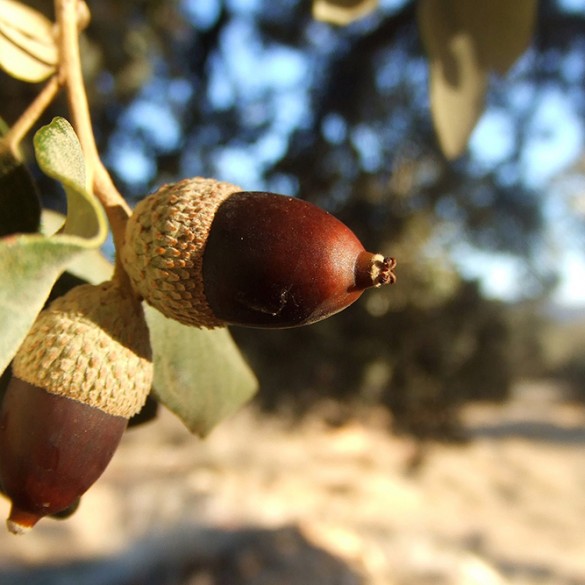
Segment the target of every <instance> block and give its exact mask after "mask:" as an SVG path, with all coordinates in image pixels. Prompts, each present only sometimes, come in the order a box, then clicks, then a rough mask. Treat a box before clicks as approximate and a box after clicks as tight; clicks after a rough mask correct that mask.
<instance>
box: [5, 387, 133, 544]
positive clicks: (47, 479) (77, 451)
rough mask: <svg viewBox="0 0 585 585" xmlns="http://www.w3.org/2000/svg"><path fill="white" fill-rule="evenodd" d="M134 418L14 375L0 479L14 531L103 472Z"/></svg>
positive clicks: (58, 507)
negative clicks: (113, 413) (64, 394)
mask: <svg viewBox="0 0 585 585" xmlns="http://www.w3.org/2000/svg"><path fill="white" fill-rule="evenodd" d="M127 423H128V420H127V419H126V418H124V417H122V416H113V415H111V414H108V413H106V412H104V411H103V410H100V409H99V408H96V407H93V406H89V405H87V404H84V403H83V402H80V401H78V400H73V399H71V398H66V397H64V396H58V395H56V394H51V393H49V392H47V391H46V390H44V389H43V388H38V387H37V386H33V385H32V384H29V383H28V382H24V381H22V380H20V379H18V378H15V377H13V378H12V380H11V381H10V383H9V385H8V389H7V390H6V395H5V396H4V401H3V403H2V409H1V411H0V482H1V483H2V486H3V489H4V491H5V493H6V495H7V496H8V497H9V498H10V499H11V500H12V508H11V511H10V516H9V518H8V522H7V524H8V528H9V530H11V532H17V533H19V532H24V531H26V530H27V529H28V528H32V527H33V526H34V525H35V524H36V523H37V522H38V520H40V519H41V518H42V517H44V516H47V515H49V514H55V513H57V512H61V511H63V510H66V509H67V508H68V507H70V506H71V505H73V504H74V503H75V502H76V501H77V500H78V499H79V496H81V495H82V494H83V493H85V492H86V491H87V490H88V489H89V488H90V487H91V485H92V484H93V483H94V482H95V481H96V480H97V479H98V477H99V476H100V475H101V474H102V473H103V471H104V470H105V468H106V466H107V465H108V463H109V462H110V460H111V458H112V456H113V454H114V452H115V450H116V448H117V447H118V444H119V442H120V440H121V438H122V435H123V433H124V430H125V429H126V425H127Z"/></svg>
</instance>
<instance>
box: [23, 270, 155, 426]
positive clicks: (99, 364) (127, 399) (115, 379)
mask: <svg viewBox="0 0 585 585" xmlns="http://www.w3.org/2000/svg"><path fill="white" fill-rule="evenodd" d="M151 358H152V355H151V349H150V338H149V331H148V327H147V325H146V321H145V319H144V312H143V310H142V306H141V304H140V302H138V301H137V300H136V298H135V297H133V296H132V295H131V294H130V293H129V292H128V291H124V290H123V289H122V288H121V287H120V286H119V285H118V284H117V283H116V282H113V281H109V282H105V283H102V284H100V285H90V284H87V285H81V286H78V287H75V288H74V289H72V290H70V291H69V292H68V293H67V294H66V295H64V296H62V297H59V298H58V299H56V300H55V301H53V303H51V305H50V306H49V307H48V308H47V309H45V310H44V311H42V312H41V313H40V314H39V316H38V317H37V320H36V321H35V323H34V325H33V327H32V329H31V330H30V332H29V334H28V336H27V337H26V338H25V341H24V343H23V344H22V346H21V347H20V349H19V350H18V353H17V354H16V356H15V358H14V361H13V364H12V368H13V375H14V376H16V377H17V378H20V379H21V380H24V381H25V382H28V383H30V384H32V385H34V386H38V387H40V388H43V389H44V390H46V391H47V392H50V393H52V394H57V395H59V396H66V397H68V398H72V399H74V400H79V401H80V402H83V403H85V404H87V405H89V406H94V407H96V408H99V409H100V410H102V411H104V412H106V413H108V414H111V415H114V416H121V417H124V418H129V417H131V416H132V415H134V414H136V413H137V412H138V411H139V410H140V409H141V408H142V406H143V404H144V402H145V401H146V397H147V396H148V394H149V392H150V389H151V386H152V375H153V374H152V370H153V368H152V359H151Z"/></svg>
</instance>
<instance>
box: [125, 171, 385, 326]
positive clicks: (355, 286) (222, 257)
mask: <svg viewBox="0 0 585 585" xmlns="http://www.w3.org/2000/svg"><path fill="white" fill-rule="evenodd" d="M121 257H122V261H123V264H124V267H125V269H126V271H127V272H128V275H129V276H130V279H131V281H132V285H133V287H134V289H135V290H136V292H137V293H138V294H139V295H141V296H142V297H143V298H144V299H145V300H146V301H147V302H148V303H149V304H151V305H152V306H154V307H155V308H156V309H158V310H159V311H161V312H162V313H163V314H164V315H166V316H167V317H169V318H172V319H176V320H177V321H179V322H181V323H184V324H186V325H194V326H198V327H209V328H212V327H219V326H223V325H226V324H236V325H244V326H249V327H273V328H285V327H295V326H299V325H308V324H310V323H315V322H317V321H320V320H322V319H325V318H327V317H329V316H331V315H333V314H335V313H337V312H339V311H341V310H342V309H344V308H346V307H347V306H349V305H350V304H351V303H353V302H354V301H356V300H357V299H358V298H359V297H360V295H361V294H362V292H363V291H364V290H365V289H367V288H369V287H376V286H380V285H382V284H390V283H393V282H395V280H396V277H395V275H394V273H393V272H392V271H393V269H394V267H395V265H396V262H395V260H394V259H393V258H388V257H384V256H382V255H380V254H372V253H370V252H367V251H366V250H365V249H364V247H363V246H362V244H361V243H360V241H359V240H358V238H357V237H356V236H355V234H354V233H353V232H352V231H351V230H350V229H349V228H348V227H347V226H346V225H344V224H343V223H342V222H340V221H339V220H338V219H336V218H335V217H333V216H332V215H331V214H329V213H327V212H326V211H324V210H322V209H320V208H319V207H317V206H315V205H313V204H311V203H308V202H306V201H303V200H300V199H297V198H294V197H287V196H284V195H276V194H273V193H265V192H247V191H242V190H241V189H240V188H239V187H236V186H234V185H230V184H229V183H222V182H219V181H215V180H213V179H203V178H194V179H185V180H183V181H180V182H178V183H174V184H170V185H165V186H163V187H161V189H159V190H158V191H157V192H156V193H154V194H152V195H150V196H149V197H147V198H145V199H144V200H143V201H141V202H140V203H139V204H138V205H137V207H136V209H135V211H134V214H133V215H132V217H131V218H130V221H129V222H128V226H127V230H126V241H125V245H124V248H123V250H122V256H121Z"/></svg>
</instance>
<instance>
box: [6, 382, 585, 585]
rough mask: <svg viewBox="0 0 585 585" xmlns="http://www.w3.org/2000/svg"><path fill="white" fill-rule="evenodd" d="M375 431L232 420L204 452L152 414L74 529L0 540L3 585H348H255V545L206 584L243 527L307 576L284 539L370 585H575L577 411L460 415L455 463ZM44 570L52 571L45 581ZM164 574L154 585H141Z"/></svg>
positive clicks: (542, 398)
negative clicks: (323, 555)
mask: <svg viewBox="0 0 585 585" xmlns="http://www.w3.org/2000/svg"><path fill="white" fill-rule="evenodd" d="M382 418H383V417H380V416H379V415H376V414H375V413H374V414H373V415H370V416H368V417H367V418H366V419H364V421H363V422H353V423H350V424H347V425H344V426H341V427H338V428H328V427H327V426H325V425H324V424H323V423H322V422H320V419H319V418H318V417H315V418H313V419H310V420H308V421H307V422H306V423H304V424H302V425H300V426H298V427H295V428H287V427H286V425H284V424H282V423H279V422H278V421H275V420H271V419H267V418H265V417H264V418H261V417H258V416H257V415H255V414H254V413H253V412H252V411H250V410H244V411H242V412H241V413H240V414H239V415H238V416H236V417H234V418H233V419H231V420H229V421H227V422H225V423H224V424H222V425H221V426H220V427H219V428H217V429H216V431H215V432H214V433H213V434H212V435H211V436H210V437H209V438H208V439H207V440H205V441H199V440H198V439H196V438H194V437H192V436H191V435H189V434H188V433H187V431H185V430H184V428H183V427H182V425H181V423H179V421H178V420H177V419H176V418H175V417H174V416H172V415H170V414H168V413H162V416H161V417H160V418H159V420H158V421H157V422H155V423H150V424H148V425H145V426H143V427H142V428H138V429H135V430H132V431H130V432H129V433H128V434H127V436H126V438H125V440H124V443H123V445H122V448H121V449H120V451H119V452H118V453H117V455H116V457H115V459H114V461H113V464H112V465H111V467H110V468H109V469H108V470H107V472H106V474H105V476H104V477H103V478H102V479H101V480H100V481H99V482H98V484H97V485H96V486H94V488H93V489H92V490H91V491H90V492H89V493H88V494H87V495H86V497H85V498H84V499H83V503H82V506H81V508H80V510H79V511H78V512H77V514H76V515H75V516H74V517H72V518H71V519H69V520H67V521H64V522H56V521H50V520H47V521H44V522H42V523H41V524H40V525H39V526H37V528H35V530H34V531H33V532H32V533H30V534H29V535H26V536H23V537H15V536H12V535H9V534H8V533H2V534H0V583H2V584H3V585H12V584H13V583H14V584H15V583H27V584H35V583H43V584H44V585H63V584H64V583H92V584H94V585H97V584H98V583H100V584H101V583H104V584H106V583H107V584H108V585H116V584H118V583H120V584H122V583H123V584H124V585H130V584H135V583H154V582H157V583H161V582H164V584H165V585H178V584H179V583H181V584H185V585H186V584H190V585H215V584H216V583H221V585H228V583H229V585H232V584H233V583H238V584H239V583H242V584H244V583H245V584H248V583H250V584H259V583H266V582H270V583H272V582H274V583H279V584H280V583H283V584H284V583H287V584H288V583H294V584H295V585H297V584H298V585H301V583H303V585H304V584H305V583H306V584H307V585H311V584H312V583H314V584H315V585H317V584H319V585H321V583H332V584H333V583H340V584H341V583H346V581H342V580H340V579H341V577H338V578H337V579H338V580H335V579H334V580H329V581H327V580H325V574H326V573H327V571H329V570H333V569H331V568H327V567H329V565H327V566H325V565H323V566H322V567H321V570H322V571H323V574H322V576H321V577H320V578H318V579H317V578H315V577H314V575H315V574H317V573H312V575H313V578H312V579H313V580H311V578H310V577H306V576H305V577H302V578H300V579H301V580H299V577H298V576H297V579H296V580H294V579H293V578H292V577H291V576H290V575H289V577H288V579H289V580H286V576H285V575H283V574H281V575H280V577H278V580H276V581H263V580H262V578H263V576H264V578H265V576H266V575H265V572H266V571H267V570H268V567H267V566H266V563H268V562H269V560H267V558H266V555H267V554H268V553H267V552H266V546H267V545H266V543H264V544H263V545H262V547H261V549H257V548H256V547H257V546H260V545H258V544H257V543H256V541H254V542H248V545H246V546H244V545H241V546H240V545H238V547H235V549H234V550H232V552H231V553H230V554H231V556H232V557H234V558H232V562H233V563H234V566H235V567H239V568H238V569H237V570H238V571H240V569H241V572H240V576H239V579H240V580H234V581H229V580H228V581H216V580H214V578H213V570H212V567H213V563H212V559H213V556H214V555H219V554H220V552H221V551H223V553H225V549H226V547H228V549H229V546H228V544H226V543H229V542H231V540H230V539H232V540H233V539H234V538H239V537H242V534H243V533H242V530H244V529H246V528H249V527H259V528H261V529H263V532H262V534H263V535H264V536H263V538H264V537H265V538H266V539H268V541H269V542H274V543H277V546H276V545H275V548H274V550H272V549H270V550H272V552H271V553H270V555H272V556H274V555H278V554H280V555H284V557H285V558H288V559H289V561H290V562H291V563H292V564H289V567H288V568H289V569H290V568H291V566H292V567H296V569H295V570H296V571H297V572H299V571H302V570H305V571H308V570H309V565H307V566H303V565H304V563H305V562H308V561H307V560H306V559H308V558H309V557H306V558H305V555H307V554H308V552H307V551H305V550H304V549H302V550H298V546H297V545H298V542H297V540H295V539H296V537H295V538H293V537H292V536H291V534H289V533H285V535H284V536H283V533H281V532H278V531H277V530H278V529H280V528H282V527H284V526H294V527H296V528H298V530H299V533H298V534H297V533H296V532H294V533H293V534H295V535H297V536H298V537H299V538H302V539H306V540H307V541H308V543H310V545H311V546H316V547H318V548H319V549H323V550H324V551H327V552H328V553H331V554H332V555H334V558H338V559H340V560H342V561H343V562H344V563H346V564H347V565H348V566H349V567H350V568H351V569H352V570H353V571H355V572H356V573H357V574H359V575H362V576H363V583H368V584H371V585H427V584H431V583H432V584H433V585H435V584H444V585H451V584H452V585H476V584H477V585H479V584H482V585H505V584H510V585H582V584H584V583H585V536H584V532H583V518H584V517H585V449H584V446H585V410H584V409H583V408H582V407H577V406H575V405H570V404H565V403H563V402H562V401H559V395H558V393H557V391H556V389H555V388H554V387H549V386H547V385H546V384H544V383H540V384H539V385H534V384H525V385H522V386H521V387H519V388H518V389H517V393H516V395H515V398H514V400H512V401H511V402H510V403H509V404H508V405H506V406H504V407H488V406H474V407H471V408H469V409H468V410H467V411H466V412H465V421H466V426H467V427H468V429H469V431H470V434H471V436H472V437H473V440H472V441H471V442H469V443H468V444H465V445H458V446H448V445H431V446H420V445H417V444H415V443H414V442H413V441H411V440H409V439H400V438H396V437H393V436H390V435H388V434H387V432H385V431H384V430H383V429H382V425H383V424H384V423H385V422H386V421H384V420H382ZM7 511H8V504H7V502H6V501H1V502H0V514H3V515H5V514H6V513H7ZM209 530H211V532H206V531H209ZM299 535H300V536H299ZM245 538H246V539H247V538H248V536H246V537H245ZM250 538H251V537H250ZM263 542H264V541H263ZM255 543H256V544H255ZM287 543H288V544H287ZM295 543H297V544H295ZM242 546H243V547H244V548H242ZM222 547H223V548H222ZM237 550H240V553H238V552H237ZM243 550H245V551H246V553H245V554H244V553H243V552H242V551H243ZM238 555H239V556H238ZM263 555H264V556H263ZM270 555H269V556H270ZM287 555H288V556H287ZM295 555H296V556H295ZM223 558H224V559H225V557H223ZM96 559H97V560H98V561H100V562H98V563H97V564H93V565H87V564H84V561H88V560H96ZM234 559H235V560H234ZM304 559H305V560H304ZM319 559H320V557H319ZM72 561H75V562H76V563H77V564H73V565H72V564H71V562H72ZM79 561H81V562H79ZM199 561H201V562H199ZM313 561H315V559H314V558H313ZM319 563H325V559H321V560H318V562H317V564H319ZM45 565H51V566H54V565H56V566H57V567H58V569H55V568H53V569H52V572H51V573H50V577H47V575H45V574H44V573H45V571H44V569H43V567H44V566H45ZM161 566H162V567H165V566H166V567H167V569H168V570H167V573H165V579H166V580H164V581H161V580H159V581H148V579H147V578H146V576H145V575H147V574H150V575H151V578H152V575H153V574H154V573H153V571H154V570H155V568H156V567H158V569H159V571H160V567H161ZM277 566H278V567H280V569H279V570H285V568H286V563H283V562H282V558H281V559H280V564H279V565H277ZM23 567H28V569H26V570H24V572H22V571H16V572H15V569H17V568H21V569H22V568H23ZM112 567H113V568H112ZM169 567H172V570H170V569H169ZM210 567H211V568H210ZM271 568H272V570H275V569H274V565H273V566H272V567H271ZM10 569H12V571H11V570H10ZM169 571H170V573H169ZM263 571H264V573H263ZM114 575H115V577H114ZM141 575H142V577H141ZM273 575H274V574H273ZM329 576H331V575H329ZM303 578H304V579H305V581H303V580H302V579H303ZM234 579H235V578H234ZM307 579H308V580H307ZM347 583H350V581H347Z"/></svg>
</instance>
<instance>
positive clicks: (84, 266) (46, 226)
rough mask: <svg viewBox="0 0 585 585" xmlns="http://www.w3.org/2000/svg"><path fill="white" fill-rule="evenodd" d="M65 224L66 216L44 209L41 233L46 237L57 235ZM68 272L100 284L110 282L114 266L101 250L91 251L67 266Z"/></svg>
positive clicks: (78, 256)
mask: <svg viewBox="0 0 585 585" xmlns="http://www.w3.org/2000/svg"><path fill="white" fill-rule="evenodd" d="M64 223H65V216H64V215H63V214H61V213H59V212H57V211H53V210H52V209H43V212H42V215H41V231H42V233H43V234H45V235H46V236H50V235H52V234H55V233H56V232H57V231H58V230H59V229H60V228H61V227H62V226H63V224H64ZM67 272H70V273H71V274H73V275H75V276H77V277H79V278H82V279H83V280H85V281H87V282H90V283H91V284H99V283H100V282H104V281H106V280H110V279H111V278H112V275H113V274H114V265H113V264H112V263H111V262H110V261H109V260H108V259H107V258H106V257H105V256H104V254H103V253H102V251H101V250H99V249H91V250H86V251H82V252H80V253H79V254H78V255H76V256H75V259H73V260H72V261H71V262H70V263H69V264H68V266H67Z"/></svg>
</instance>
